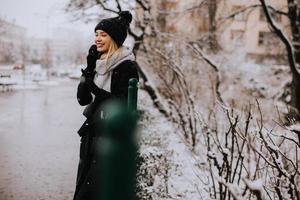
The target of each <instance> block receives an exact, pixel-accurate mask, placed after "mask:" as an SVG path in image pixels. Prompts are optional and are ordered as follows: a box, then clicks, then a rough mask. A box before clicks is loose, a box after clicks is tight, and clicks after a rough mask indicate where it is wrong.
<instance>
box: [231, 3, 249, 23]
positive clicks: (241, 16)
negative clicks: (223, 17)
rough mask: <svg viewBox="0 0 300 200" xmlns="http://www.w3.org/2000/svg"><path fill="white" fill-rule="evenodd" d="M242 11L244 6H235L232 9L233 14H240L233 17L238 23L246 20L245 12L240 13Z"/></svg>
mask: <svg viewBox="0 0 300 200" xmlns="http://www.w3.org/2000/svg"><path fill="white" fill-rule="evenodd" d="M241 9H242V6H233V7H232V12H233V13H235V12H237V13H238V14H236V15H235V16H234V17H233V18H234V19H235V20H237V21H245V20H246V16H245V12H239V11H240V10H241Z"/></svg>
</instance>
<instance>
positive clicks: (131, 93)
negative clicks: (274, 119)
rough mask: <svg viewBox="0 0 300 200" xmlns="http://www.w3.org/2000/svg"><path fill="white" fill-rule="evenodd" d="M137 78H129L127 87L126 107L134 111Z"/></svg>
mask: <svg viewBox="0 0 300 200" xmlns="http://www.w3.org/2000/svg"><path fill="white" fill-rule="evenodd" d="M137 84H138V80H137V79H136V78H131V79H130V80H129V87H128V109H129V110H130V111H136V108H137V90H138V87H137Z"/></svg>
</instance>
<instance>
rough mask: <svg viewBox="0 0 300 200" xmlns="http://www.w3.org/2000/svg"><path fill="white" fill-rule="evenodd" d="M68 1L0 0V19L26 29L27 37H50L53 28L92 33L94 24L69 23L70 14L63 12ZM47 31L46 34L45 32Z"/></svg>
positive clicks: (86, 33)
mask: <svg viewBox="0 0 300 200" xmlns="http://www.w3.org/2000/svg"><path fill="white" fill-rule="evenodd" d="M68 2H69V0H0V17H1V18H4V19H6V20H8V21H13V20H15V23H16V24H18V25H21V26H23V27H25V28H26V29H27V35H29V36H36V37H47V33H48V36H51V33H52V31H51V30H52V29H53V28H55V27H66V28H71V29H74V30H77V31H80V32H81V33H83V34H85V35H90V34H91V33H93V27H94V26H95V24H94V23H91V24H88V25H87V24H84V23H83V22H75V23H74V22H72V23H71V22H70V21H71V19H72V16H71V14H69V13H65V12H64V7H65V5H66V4H67V3H68ZM47 24H48V29H47ZM47 30H48V32H47Z"/></svg>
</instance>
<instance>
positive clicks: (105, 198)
mask: <svg viewBox="0 0 300 200" xmlns="http://www.w3.org/2000/svg"><path fill="white" fill-rule="evenodd" d="M137 83H138V81H137V79H130V80H129V87H128V100H127V105H125V104H124V102H123V103H122V102H118V101H114V102H108V104H106V105H105V106H104V107H103V108H102V110H104V113H105V118H104V119H102V120H99V117H98V120H99V124H100V123H101V125H100V126H98V127H99V132H101V133H102V135H101V137H99V138H98V140H96V144H95V147H96V157H97V160H99V161H98V162H97V166H96V169H97V172H98V174H97V176H98V178H99V181H97V182H98V184H97V185H98V186H97V196H96V197H95V198H92V199H99V200H135V199H136V198H135V184H136V156H137V150H138V145H137V142H136V141H135V134H134V133H135V127H136V122H137V117H136V116H137V115H136V109H137ZM100 121H101V122H100ZM100 128H101V130H100Z"/></svg>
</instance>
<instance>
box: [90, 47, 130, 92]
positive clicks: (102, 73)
mask: <svg viewBox="0 0 300 200" xmlns="http://www.w3.org/2000/svg"><path fill="white" fill-rule="evenodd" d="M125 60H133V61H134V60H135V56H134V54H133V53H132V51H131V50H130V49H128V48H126V47H123V46H122V47H120V48H119V49H118V51H117V52H115V53H114V54H113V55H112V56H111V57H110V58H108V60H107V61H105V60H97V62H96V68H95V71H96V74H95V77H94V83H95V84H96V85H97V86H98V87H99V88H102V89H104V90H106V91H108V92H111V88H110V85H111V76H112V70H113V69H114V68H116V67H117V66H118V65H119V64H120V63H121V62H123V61H125Z"/></svg>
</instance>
